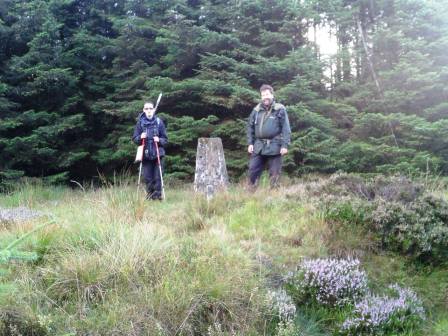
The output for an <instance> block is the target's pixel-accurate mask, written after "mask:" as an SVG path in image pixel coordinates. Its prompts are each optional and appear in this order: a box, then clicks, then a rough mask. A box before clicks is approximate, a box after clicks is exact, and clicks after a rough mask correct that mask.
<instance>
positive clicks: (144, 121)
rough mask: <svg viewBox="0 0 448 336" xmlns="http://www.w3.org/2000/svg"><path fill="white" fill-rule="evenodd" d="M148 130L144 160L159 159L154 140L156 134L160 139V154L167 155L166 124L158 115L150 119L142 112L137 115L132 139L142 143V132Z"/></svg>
mask: <svg viewBox="0 0 448 336" xmlns="http://www.w3.org/2000/svg"><path fill="white" fill-rule="evenodd" d="M143 132H146V134H147V137H146V141H145V148H144V151H143V153H144V154H143V160H144V161H145V160H155V159H157V151H156V147H155V146H156V145H155V143H154V140H153V139H152V138H153V137H154V136H158V137H159V139H160V141H159V155H160V157H163V156H165V148H164V147H165V146H166V145H167V143H168V136H167V134H166V129H165V124H164V123H163V121H162V119H160V118H159V117H157V116H153V117H152V118H151V119H149V118H148V117H147V116H146V114H145V113H144V112H142V113H140V114H139V116H138V117H137V123H136V125H135V128H134V134H133V135H132V141H134V143H136V144H137V145H140V144H141V143H142V139H141V138H140V137H141V134H142V133H143Z"/></svg>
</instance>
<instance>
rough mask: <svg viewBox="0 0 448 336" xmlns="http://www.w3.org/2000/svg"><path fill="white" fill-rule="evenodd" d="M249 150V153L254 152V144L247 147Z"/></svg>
mask: <svg viewBox="0 0 448 336" xmlns="http://www.w3.org/2000/svg"><path fill="white" fill-rule="evenodd" d="M247 151H248V152H249V154H252V153H253V152H254V145H249V147H247Z"/></svg>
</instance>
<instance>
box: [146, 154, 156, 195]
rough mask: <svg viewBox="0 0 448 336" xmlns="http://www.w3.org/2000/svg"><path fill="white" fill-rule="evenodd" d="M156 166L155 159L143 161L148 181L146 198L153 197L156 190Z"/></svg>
mask: <svg viewBox="0 0 448 336" xmlns="http://www.w3.org/2000/svg"><path fill="white" fill-rule="evenodd" d="M155 168H157V163H155V164H154V161H152V160H151V161H144V162H143V176H144V178H145V183H146V198H148V199H149V198H151V197H152V196H153V194H154V192H155V176H154V172H155Z"/></svg>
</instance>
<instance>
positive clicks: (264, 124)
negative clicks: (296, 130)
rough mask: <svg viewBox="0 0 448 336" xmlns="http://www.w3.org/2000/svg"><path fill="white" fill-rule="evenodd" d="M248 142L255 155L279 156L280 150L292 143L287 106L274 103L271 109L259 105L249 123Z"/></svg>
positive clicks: (251, 115) (252, 113)
mask: <svg viewBox="0 0 448 336" xmlns="http://www.w3.org/2000/svg"><path fill="white" fill-rule="evenodd" d="M247 142H248V144H249V145H253V146H254V153H255V154H261V155H268V156H272V155H279V154H280V149H281V148H282V147H283V148H288V146H289V144H290V142H291V127H290V126H289V119H288V113H287V112H286V108H285V106H283V105H282V104H279V103H275V102H273V103H272V104H271V106H270V107H269V108H266V107H265V106H264V105H263V104H261V103H260V104H258V105H257V106H255V108H254V109H253V110H252V112H251V114H250V116H249V120H248V123H247Z"/></svg>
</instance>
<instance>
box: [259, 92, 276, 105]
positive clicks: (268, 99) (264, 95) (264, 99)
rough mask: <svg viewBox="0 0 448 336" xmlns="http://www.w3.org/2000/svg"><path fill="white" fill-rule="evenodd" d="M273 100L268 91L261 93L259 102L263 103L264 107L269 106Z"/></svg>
mask: <svg viewBox="0 0 448 336" xmlns="http://www.w3.org/2000/svg"><path fill="white" fill-rule="evenodd" d="M273 100H274V95H273V94H272V92H271V91H270V90H263V91H261V101H262V102H263V105H264V106H269V105H271V103H272V101H273Z"/></svg>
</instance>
